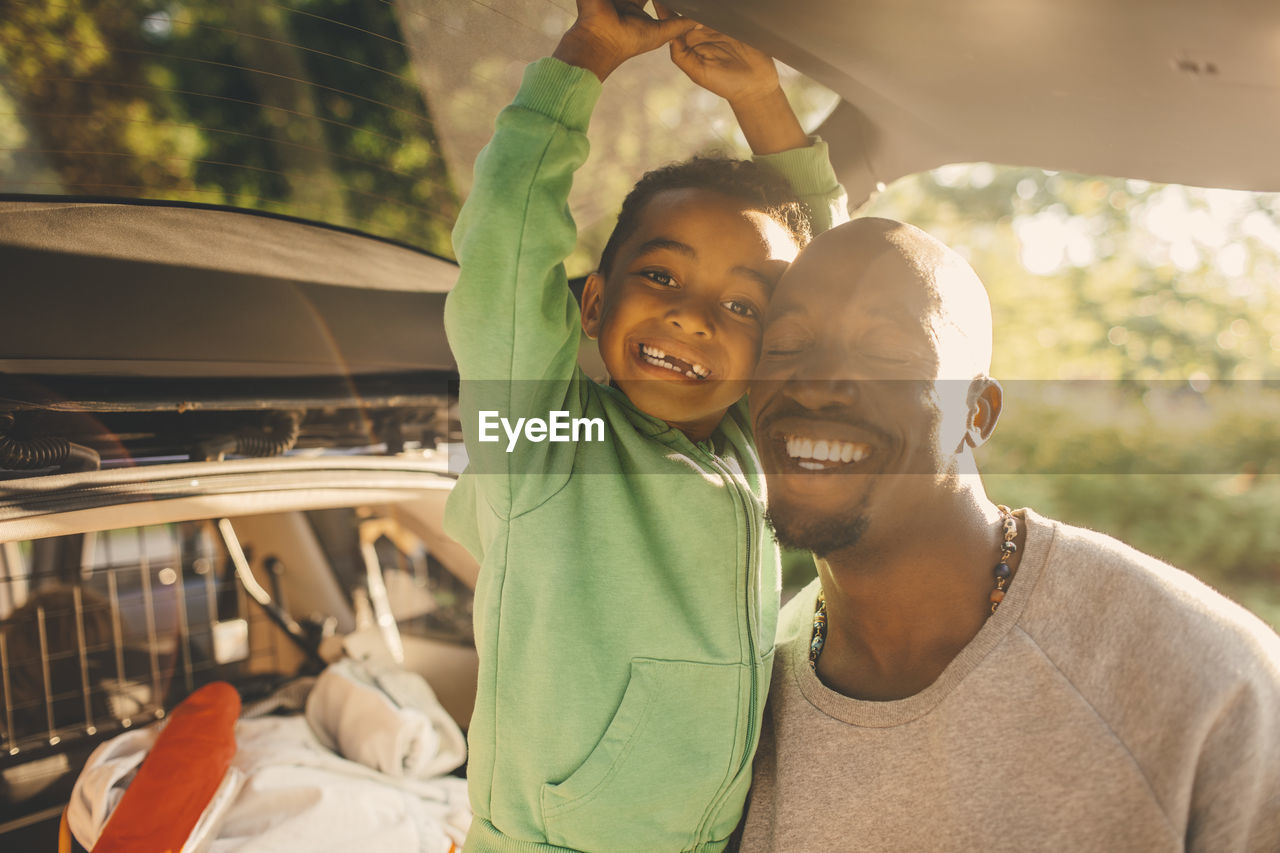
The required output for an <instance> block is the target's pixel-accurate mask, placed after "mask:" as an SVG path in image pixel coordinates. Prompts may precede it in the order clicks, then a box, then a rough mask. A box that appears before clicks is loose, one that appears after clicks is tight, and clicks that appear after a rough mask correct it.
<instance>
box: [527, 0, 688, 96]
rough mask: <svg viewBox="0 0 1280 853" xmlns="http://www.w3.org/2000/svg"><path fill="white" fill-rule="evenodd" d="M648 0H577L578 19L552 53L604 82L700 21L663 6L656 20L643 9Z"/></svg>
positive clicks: (562, 60)
mask: <svg viewBox="0 0 1280 853" xmlns="http://www.w3.org/2000/svg"><path fill="white" fill-rule="evenodd" d="M645 2H646V0H577V3H578V20H576V21H574V22H573V26H572V27H570V28H569V30H568V32H566V33H565V34H564V36H563V37H562V38H561V39H560V45H559V46H558V47H557V48H556V50H555V53H553V54H552V56H554V57H555V58H556V59H559V60H560V61H561V62H565V63H567V64H569V65H577V66H579V67H580V68H585V69H587V70H588V71H590V72H592V73H593V74H595V75H596V76H597V77H599V78H600V81H601V82H604V79H605V78H606V77H608V76H609V75H610V74H611V73H613V70H614V69H615V68H617V67H618V66H619V65H621V64H622V63H623V62H625V61H626V60H628V59H630V58H631V57H633V56H639V55H640V54H642V53H648V52H649V51H651V50H653V49H654V48H658V47H661V46H662V45H664V44H666V43H667V42H669V41H671V40H672V39H674V38H678V37H680V36H682V35H684V34H685V33H687V32H689V31H690V30H692V29H693V28H695V27H697V26H698V24H697V23H696V22H694V21H692V20H689V19H688V18H681V17H678V16H676V15H673V14H672V13H671V12H669V11H668V10H666V9H660V10H659V12H658V18H657V20H655V19H653V18H651V17H649V15H648V14H646V13H645V11H644V5H645Z"/></svg>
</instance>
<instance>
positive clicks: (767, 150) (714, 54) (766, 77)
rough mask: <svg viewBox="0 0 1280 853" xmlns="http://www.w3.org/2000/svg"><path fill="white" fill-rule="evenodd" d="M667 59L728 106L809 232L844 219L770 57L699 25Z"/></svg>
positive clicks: (819, 149) (836, 190) (841, 197)
mask: <svg viewBox="0 0 1280 853" xmlns="http://www.w3.org/2000/svg"><path fill="white" fill-rule="evenodd" d="M654 5H655V7H656V8H657V9H658V10H659V11H660V13H662V14H668V13H667V12H666V10H665V9H664V8H663V7H662V6H661V5H658V4H656V3H655V4H654ZM671 60H672V62H674V63H675V64H676V66H677V67H679V68H680V70H681V71H683V72H684V73H685V74H687V75H688V76H689V79H691V80H693V82H695V83H697V84H698V85H699V86H701V87H702V88H704V89H706V90H707V91H709V92H713V93H715V94H717V95H719V96H720V97H722V98H724V99H725V100H726V101H728V102H729V106H730V107H731V108H732V109H733V114H734V116H735V117H736V118H737V119H738V126H739V127H741V128H742V134H743V136H745V137H746V138H747V144H748V145H750V146H751V151H752V153H754V154H755V155H756V159H757V160H759V161H761V162H763V163H765V164H767V165H768V166H769V167H770V168H772V169H773V170H774V171H776V172H778V173H779V174H781V175H782V176H783V177H784V178H786V179H787V182H788V183H790V184H791V188H792V189H793V190H795V192H796V194H797V195H798V196H800V198H801V199H802V200H803V201H804V202H805V203H806V204H807V205H808V206H809V208H810V210H811V212H812V214H813V230H814V233H815V234H817V233H820V232H822V231H826V230H827V229H828V228H831V227H832V226H833V225H839V224H840V223H841V222H845V221H846V220H848V218H849V213H848V199H847V198H846V196H845V191H844V188H843V187H842V186H840V183H839V181H838V180H837V179H836V176H835V172H834V171H833V170H832V168H831V159H830V157H829V156H828V154H827V145H826V143H825V142H823V141H822V140H820V139H818V138H816V137H809V136H808V135H806V134H805V132H804V128H803V127H801V125H800V120H799V119H797V118H796V114H795V111H794V110H792V109H791V102H790V101H788V100H787V96H786V94H785V93H784V92H783V91H782V86H781V84H780V83H779V81H778V70H777V67H776V66H775V65H774V62H773V59H772V57H770V56H768V55H767V54H765V53H762V52H761V51H759V50H756V49H755V48H754V47H751V46H750V45H748V44H745V43H743V42H740V41H738V40H737V39H734V38H731V37H729V36H727V35H725V34H724V33H720V32H717V31H715V30H713V29H710V28H709V27H702V26H699V27H697V28H695V29H693V30H691V31H689V32H688V33H686V34H684V35H683V36H680V37H679V38H676V39H674V40H673V41H672V42H671Z"/></svg>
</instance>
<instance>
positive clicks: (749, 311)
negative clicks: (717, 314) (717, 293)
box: [720, 299, 760, 320]
mask: <svg viewBox="0 0 1280 853" xmlns="http://www.w3.org/2000/svg"><path fill="white" fill-rule="evenodd" d="M720 304H721V305H723V306H724V307H725V308H728V309H729V310H730V311H732V312H733V313H734V314H737V315H738V316H739V317H746V318H747V319H751V320H754V319H755V318H757V317H759V316H760V312H759V311H757V310H756V306H754V305H752V304H751V303H750V302H743V301H742V300H741V299H730V300H729V301H728V302H722V303H720Z"/></svg>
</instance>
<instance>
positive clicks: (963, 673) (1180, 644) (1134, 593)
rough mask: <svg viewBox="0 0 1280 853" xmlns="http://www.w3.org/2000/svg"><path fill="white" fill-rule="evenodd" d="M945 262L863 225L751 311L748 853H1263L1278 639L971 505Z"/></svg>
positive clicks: (900, 231)
mask: <svg viewBox="0 0 1280 853" xmlns="http://www.w3.org/2000/svg"><path fill="white" fill-rule="evenodd" d="M990 354H991V319H990V307H989V304H988V302H987V297H986V294H985V291H984V290H983V287H982V284H981V282H979V281H978V278H977V276H976V275H975V274H974V273H973V271H972V270H971V269H970V268H969V266H968V265H967V264H966V263H965V262H964V261H963V260H962V259H960V257H959V256H958V255H956V254H955V253H954V252H952V251H950V250H949V249H947V248H946V247H945V246H943V245H942V244H941V243H939V242H938V241H936V240H934V239H933V238H931V237H930V236H928V235H927V234H925V233H924V232H922V231H920V230H918V229H916V228H913V227H911V226H909V225H903V224H900V223H896V222H890V221H887V220H880V219H861V220H856V221H854V222H852V223H849V224H848V225H844V226H841V227H839V228H837V229H835V230H833V231H830V232H828V233H827V234H825V235H823V236H821V237H819V238H817V239H816V240H815V241H814V242H813V243H812V245H811V246H810V247H809V248H808V249H806V250H805V251H804V252H802V253H801V256H800V258H799V259H797V261H796V262H795V264H793V265H792V267H791V268H790V270H789V271H788V272H787V273H786V274H785V275H784V277H783V279H782V281H781V282H780V284H779V286H778V291H777V292H776V294H775V296H774V300H773V304H772V307H771V309H770V322H769V327H768V329H767V331H766V334H765V338H764V344H763V353H762V356H761V361H760V366H759V368H758V370H757V374H756V383H755V385H754V386H753V388H752V391H751V408H752V418H753V421H754V425H755V434H756V439H757V442H758V444H759V448H760V454H761V460H762V462H763V464H764V468H765V471H766V474H767V478H768V495H769V505H770V516H771V521H772V523H773V525H774V529H775V531H776V533H777V536H778V539H779V541H780V542H782V543H783V544H785V545H790V546H794V547H802V548H807V549H809V550H811V551H812V552H813V553H814V555H815V557H816V559H817V564H818V575H819V577H818V580H817V581H815V582H814V584H812V585H811V586H810V587H808V588H807V589H805V590H804V591H803V592H802V593H801V594H800V595H799V596H797V598H796V599H795V600H793V601H792V602H791V604H790V605H789V606H788V607H787V608H785V609H784V611H783V614H782V617H781V618H780V623H779V625H780V628H779V645H778V648H777V652H776V658H775V663H774V677H773V686H772V689H771V693H770V695H769V705H768V709H767V711H766V715H765V722H764V731H763V733H762V737H761V742H760V748H759V751H758V753H757V756H756V760H755V775H754V780H753V788H752V794H751V803H750V807H749V812H748V814H747V817H746V819H745V821H744V824H743V827H742V832H743V836H742V849H743V850H747V851H755V850H771V849H786V850H813V851H829V850H852V849H860V850H877V851H880V850H887V851H903V850H927V851H942V850H947V851H950V850H955V851H971V850H972V851H990V850H1018V851H1024V850H1055V851H1057V850H1064V851H1115V850H1120V851H1127V850H1142V851H1148V850H1150V851H1163V850H1183V849H1188V850H1203V851H1226V850H1256V851H1263V850H1267V851H1276V850H1280V639H1278V638H1277V637H1276V635H1275V634H1274V633H1273V632H1272V631H1271V630H1270V629H1268V628H1267V627H1266V626H1264V625H1263V624H1262V623H1261V622H1259V621H1258V620H1257V619H1255V618H1254V617H1253V616H1251V615H1249V614H1248V613H1247V612H1245V611H1244V610H1242V609H1241V608H1239V607H1238V606H1236V605H1234V604H1232V603H1231V602H1229V601H1227V600H1226V599H1224V598H1222V597H1221V596H1219V595H1217V594H1216V593H1214V592H1213V591H1212V590H1210V589H1208V588H1207V587H1205V586H1204V585H1202V584H1200V583H1199V582H1198V581H1196V580H1194V579H1193V578H1191V577H1190V576H1189V575H1186V574H1184V573H1182V572H1179V571H1178V570H1176V569H1173V568H1171V567H1169V566H1167V565H1164V564H1163V563H1161V562H1159V561H1158V560H1155V559H1153V558H1151V557H1148V556H1146V555H1143V554H1140V553H1138V552H1136V551H1134V550H1132V549H1130V548H1128V547H1127V546H1125V545H1123V544H1121V543H1119V542H1117V541H1115V540H1113V539H1111V538H1109V537H1107V536H1103V535H1101V534H1097V533H1093V532H1090V531H1086V530H1081V529H1078V528H1073V527H1069V526H1067V525H1063V524H1059V523H1057V522H1053V521H1050V520H1048V519H1045V518H1042V517H1040V516H1038V515H1036V513H1035V512H1033V511H1032V510H1029V509H1027V510H1019V511H1017V512H1016V513H1009V512H1007V511H1006V510H1005V509H1004V508H1000V507H997V506H995V505H994V504H993V503H992V502H991V501H990V500H989V499H988V498H987V496H986V494H985V492H984V490H983V486H982V481H981V478H980V477H979V474H978V471H977V467H976V465H975V463H974V459H973V449H974V448H975V447H977V446H979V445H981V444H982V443H983V442H984V441H986V440H987V438H988V437H989V436H990V435H991V433H992V430H993V429H994V428H995V425H996V421H997V419H998V417H999V415H1000V409H1001V403H1002V390H1001V388H1000V386H999V384H997V383H996V381H995V380H993V379H991V378H990V377H989V376H988V370H989V363H990Z"/></svg>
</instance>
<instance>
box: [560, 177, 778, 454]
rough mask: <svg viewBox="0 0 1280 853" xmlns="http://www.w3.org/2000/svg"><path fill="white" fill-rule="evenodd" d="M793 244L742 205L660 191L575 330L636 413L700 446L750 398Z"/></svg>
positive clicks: (587, 293)
mask: <svg viewBox="0 0 1280 853" xmlns="http://www.w3.org/2000/svg"><path fill="white" fill-rule="evenodd" d="M797 251H798V249H797V247H796V243H795V240H794V238H793V237H792V236H791V235H790V233H789V232H788V231H787V230H786V229H785V228H784V227H783V226H782V225H781V224H780V223H778V222H777V221H775V220H774V219H772V218H771V217H769V216H768V215H767V214H764V213H761V212H759V211H756V210H751V209H749V208H748V207H747V206H746V203H745V202H742V201H740V200H737V199H734V198H731V197H730V196H727V195H724V194H722V193H718V192H714V191H711V190H704V189H680V190H665V191H663V192H660V193H658V194H657V195H655V196H654V197H653V198H652V199H651V200H650V201H649V202H648V203H647V204H646V205H645V208H644V211H643V214H642V216H641V218H640V221H639V222H638V224H637V227H636V229H635V231H634V232H633V233H632V234H631V235H630V236H629V237H628V238H627V240H626V242H625V243H623V244H622V246H621V248H620V250H619V252H618V255H617V257H616V259H615V260H614V262H613V264H612V268H611V269H610V271H609V274H608V278H607V280H606V279H605V278H604V277H602V276H600V275H599V274H595V275H592V276H591V277H590V278H589V279H588V281H587V287H586V289H585V290H584V292H583V300H582V316H583V327H584V328H585V329H586V331H587V333H588V334H590V335H592V336H598V337H599V340H600V355H601V357H602V358H603V360H604V363H605V366H606V367H607V368H608V369H609V375H610V377H611V378H612V379H613V381H614V382H615V383H616V384H617V385H618V387H619V388H621V389H622V391H623V393H625V394H626V395H627V397H628V398H629V399H630V400H631V402H632V403H634V404H635V405H636V407H637V408H639V409H640V410H641V411H644V412H647V413H648V414H651V415H653V416H654V417H657V418H661V419H662V420H664V421H666V422H667V423H668V424H670V425H671V426H673V427H676V428H677V429H681V430H683V431H684V432H685V433H686V434H687V435H689V437H690V438H692V439H694V440H700V439H702V438H705V437H706V436H707V435H709V434H710V433H711V431H712V430H714V429H715V426H716V424H718V423H719V422H720V419H721V417H723V415H724V412H725V410H726V409H728V408H729V407H730V406H732V405H733V404H734V403H736V402H737V401H738V400H739V399H740V398H741V397H742V395H743V394H744V393H745V392H746V390H747V384H748V382H749V381H750V378H751V374H752V371H753V370H754V368H755V364H756V359H757V357H758V355H759V352H760V338H761V334H762V333H763V330H764V314H765V310H766V309H767V307H768V304H769V298H770V295H771V291H772V290H773V287H774V284H775V283H776V282H777V279H778V276H779V275H780V274H781V273H782V270H783V269H784V268H785V267H786V265H787V263H788V262H789V261H790V260H791V259H792V258H794V257H795V255H796V252H797Z"/></svg>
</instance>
